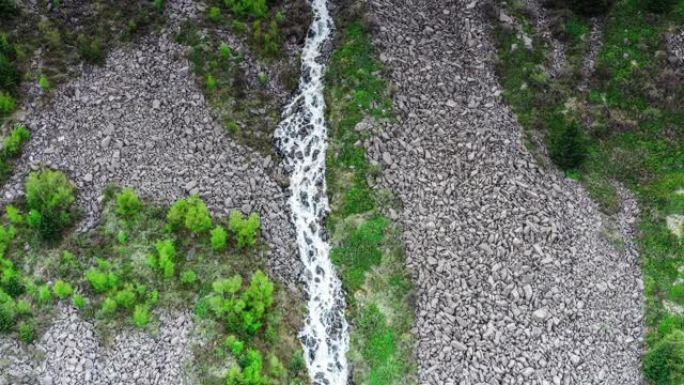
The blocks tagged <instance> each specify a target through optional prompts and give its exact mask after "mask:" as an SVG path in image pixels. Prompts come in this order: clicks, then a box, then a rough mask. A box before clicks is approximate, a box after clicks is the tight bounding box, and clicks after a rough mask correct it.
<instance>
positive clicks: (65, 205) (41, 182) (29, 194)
mask: <svg viewBox="0 0 684 385" xmlns="http://www.w3.org/2000/svg"><path fill="white" fill-rule="evenodd" d="M25 188H26V204H27V207H28V209H29V210H30V212H29V213H30V214H29V225H31V226H32V227H34V228H36V229H37V230H38V231H39V233H40V235H41V236H42V237H43V238H44V239H55V238H56V237H57V236H58V235H60V234H61V233H62V231H63V230H64V228H66V227H67V226H69V225H70V224H71V222H72V213H71V206H72V205H73V203H74V200H75V198H74V188H73V186H72V185H71V183H70V182H69V180H68V179H67V177H66V175H64V174H63V173H62V172H60V171H53V170H44V171H38V172H32V173H30V174H29V176H28V178H27V179H26V186H25Z"/></svg>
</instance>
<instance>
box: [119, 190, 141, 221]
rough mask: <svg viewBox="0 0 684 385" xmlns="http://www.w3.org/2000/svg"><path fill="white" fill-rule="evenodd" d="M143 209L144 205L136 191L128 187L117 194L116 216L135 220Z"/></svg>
mask: <svg viewBox="0 0 684 385" xmlns="http://www.w3.org/2000/svg"><path fill="white" fill-rule="evenodd" d="M141 209H142V203H141V202H140V198H139V197H138V194H136V192H135V190H133V189H132V188H130V187H126V188H124V189H123V190H121V192H119V193H118V194H116V215H118V216H120V217H122V218H126V219H131V218H134V217H135V216H136V215H137V214H138V213H140V210H141Z"/></svg>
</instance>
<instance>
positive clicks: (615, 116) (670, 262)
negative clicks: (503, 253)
mask: <svg viewBox="0 0 684 385" xmlns="http://www.w3.org/2000/svg"><path fill="white" fill-rule="evenodd" d="M530 3H531V4H535V2H530ZM569 4H570V3H567V4H566V3H565V2H557V3H556V7H552V8H542V7H539V6H538V5H537V7H536V9H537V11H536V12H529V10H530V8H528V7H525V6H522V4H520V3H516V2H507V3H504V7H503V9H500V10H497V11H495V12H494V14H493V15H492V16H493V17H494V19H495V20H497V21H496V22H495V25H496V29H497V30H498V32H497V33H496V36H497V37H498V46H499V47H498V48H499V56H500V62H499V73H500V76H501V79H502V83H503V84H504V88H505V95H506V99H507V101H509V103H511V105H512V106H513V108H514V110H515V111H516V114H517V115H518V118H519V120H520V122H521V123H522V124H523V126H524V127H525V128H526V129H527V132H528V133H530V134H531V135H530V136H536V137H539V138H541V139H543V140H544V142H545V143H546V144H547V145H548V147H549V149H550V153H551V155H552V158H553V160H554V161H555V162H556V163H557V164H559V165H560V166H561V167H563V168H564V169H566V172H567V173H568V175H571V176H573V177H574V178H577V179H578V180H579V181H580V182H581V183H582V184H583V185H584V186H586V188H587V190H588V192H589V194H590V195H591V196H592V198H593V199H595V200H596V201H597V203H599V204H600V206H601V208H602V210H603V211H604V212H605V213H607V214H609V215H613V216H615V214H616V213H617V211H618V209H619V206H620V201H621V199H622V198H623V197H624V195H625V194H624V191H625V190H624V188H622V187H620V186H619V184H622V185H624V186H626V187H627V188H628V189H629V190H631V192H632V193H633V194H634V195H635V197H636V199H637V201H638V203H639V206H640V208H641V213H642V215H641V217H640V218H639V220H640V221H639V223H638V226H637V230H638V232H637V236H638V237H637V241H638V247H639V253H640V255H641V262H642V268H643V272H644V283H645V285H644V286H645V295H646V305H647V306H646V317H645V326H646V327H647V330H648V331H649V333H648V335H647V338H646V342H647V344H648V353H647V354H646V355H645V356H644V359H643V369H644V375H645V378H646V380H647V381H649V382H651V383H654V384H675V383H680V382H681V378H682V376H684V371H683V369H682V365H681V362H682V360H684V355H682V353H681V352H682V351H683V350H682V347H684V341H683V340H682V338H681V331H680V330H681V329H682V327H683V325H684V320H683V319H682V314H684V310H682V305H683V304H684V303H683V302H682V295H681V293H682V288H683V286H682V284H681V283H682V280H681V274H682V273H681V271H682V263H683V262H682V261H683V259H682V258H684V255H683V254H682V251H684V249H683V248H682V238H681V233H680V230H679V228H680V227H681V226H682V221H681V218H682V214H683V213H684V195H682V194H681V190H682V186H684V179H683V175H684V174H683V172H684V147H682V145H683V144H684V136H683V135H684V105H683V104H682V100H683V99H682V95H683V94H682V92H683V91H684V72H683V68H682V63H684V55H683V53H682V51H681V41H682V40H681V39H682V36H683V33H684V32H683V31H684V30H683V29H682V25H683V23H684V2H682V1H674V0H673V1H670V0H663V1H660V0H653V1H650V0H649V1H632V0H624V1H616V2H614V5H613V6H612V7H606V8H605V9H604V10H603V13H604V14H602V15H600V16H598V17H594V18H588V17H587V16H586V15H585V13H584V12H583V11H582V9H581V8H580V9H569V8H571V7H569V6H568V5H569ZM502 15H503V16H502ZM509 15H510V16H509ZM540 18H545V19H549V20H551V22H550V23H549V25H548V26H547V27H546V28H548V29H549V30H550V31H549V30H546V29H544V27H543V26H542V28H541V29H539V23H538V22H537V20H539V19H540ZM592 24H593V27H591V28H590V25H592ZM535 27H536V28H535ZM590 29H591V30H592V31H601V33H598V34H597V33H594V32H591V33H590V32H589V31H590ZM551 31H552V32H551ZM523 35H525V38H526V39H528V40H529V41H531V43H532V44H531V46H530V47H529V48H523V46H524V45H523V40H524V39H523ZM550 40H556V41H559V42H561V44H560V46H561V47H562V49H564V50H565V52H566V57H567V61H566V62H565V63H561V67H562V71H561V72H559V73H557V74H554V75H553V76H549V74H550V73H551V71H549V67H551V63H549V60H547V58H548V56H547V52H548V51H549V45H554V44H553V43H551V42H550ZM515 47H518V48H519V49H515ZM558 138H561V140H558ZM568 143H573V145H572V146H568V145H567V144H568ZM568 159H574V160H573V161H572V162H566V161H565V160H568ZM620 221H621V219H620V217H619V215H617V222H618V223H619V222H620Z"/></svg>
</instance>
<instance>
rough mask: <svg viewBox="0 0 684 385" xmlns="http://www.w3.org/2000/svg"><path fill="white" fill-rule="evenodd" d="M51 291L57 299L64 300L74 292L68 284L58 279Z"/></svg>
mask: <svg viewBox="0 0 684 385" xmlns="http://www.w3.org/2000/svg"><path fill="white" fill-rule="evenodd" d="M52 291H53V292H54V293H55V296H57V298H59V299H65V298H66V297H68V296H70V295H71V294H72V293H73V292H74V289H73V288H72V287H71V285H70V284H69V283H67V282H64V281H62V280H61V279H59V280H57V281H56V282H55V285H54V286H53V287H52Z"/></svg>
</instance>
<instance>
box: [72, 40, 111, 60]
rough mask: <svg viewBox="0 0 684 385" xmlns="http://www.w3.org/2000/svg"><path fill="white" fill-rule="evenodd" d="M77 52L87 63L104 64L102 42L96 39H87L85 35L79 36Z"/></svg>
mask: <svg viewBox="0 0 684 385" xmlns="http://www.w3.org/2000/svg"><path fill="white" fill-rule="evenodd" d="M78 50H79V53H80V54H81V57H82V58H83V60H85V61H86V62H87V63H90V64H96V65H102V64H104V62H105V53H104V50H103V49H102V41H100V39H99V38H98V37H93V38H88V37H86V36H85V35H80V36H79V37H78Z"/></svg>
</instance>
